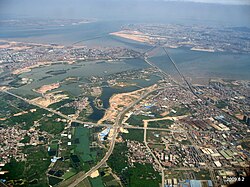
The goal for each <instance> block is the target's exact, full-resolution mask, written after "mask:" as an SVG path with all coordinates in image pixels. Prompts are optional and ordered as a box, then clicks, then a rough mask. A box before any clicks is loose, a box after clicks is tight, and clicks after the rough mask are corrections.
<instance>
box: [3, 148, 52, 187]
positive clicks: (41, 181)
mask: <svg viewBox="0 0 250 187" xmlns="http://www.w3.org/2000/svg"><path fill="white" fill-rule="evenodd" d="M23 152H24V154H27V155H28V156H27V161H26V162H17V161H16V160H15V159H11V161H10V163H8V164H6V165H5V166H4V167H3V170H7V171H10V172H9V173H7V174H5V175H3V176H2V178H4V179H6V180H7V181H9V183H11V184H14V186H15V181H11V180H13V179H23V181H24V183H25V184H28V183H29V186H35V187H43V186H48V184H47V183H46V171H47V169H48V167H49V165H50V158H49V156H48V154H47V150H46V148H45V147H44V146H25V147H24V149H23Z"/></svg>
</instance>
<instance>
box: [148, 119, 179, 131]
mask: <svg viewBox="0 0 250 187" xmlns="http://www.w3.org/2000/svg"><path fill="white" fill-rule="evenodd" d="M173 123H174V121H172V120H169V119H166V120H162V121H150V122H149V123H148V127H154V128H166V129H168V128H169V126H170V125H172V124H173Z"/></svg>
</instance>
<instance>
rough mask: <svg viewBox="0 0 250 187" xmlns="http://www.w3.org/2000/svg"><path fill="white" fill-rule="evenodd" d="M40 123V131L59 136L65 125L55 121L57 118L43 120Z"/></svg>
mask: <svg viewBox="0 0 250 187" xmlns="http://www.w3.org/2000/svg"><path fill="white" fill-rule="evenodd" d="M39 123H40V124H41V125H40V126H39V128H40V130H42V131H46V132H48V133H50V134H55V135H56V134H59V133H61V132H62V131H63V129H64V123H63V122H57V121H55V117H52V118H43V119H42V120H41V121H39Z"/></svg>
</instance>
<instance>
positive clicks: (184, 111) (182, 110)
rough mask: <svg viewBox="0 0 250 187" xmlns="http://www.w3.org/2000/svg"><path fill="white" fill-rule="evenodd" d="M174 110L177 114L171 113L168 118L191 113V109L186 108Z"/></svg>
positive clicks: (175, 108)
mask: <svg viewBox="0 0 250 187" xmlns="http://www.w3.org/2000/svg"><path fill="white" fill-rule="evenodd" d="M173 110H175V111H176V112H173V111H171V112H170V113H169V114H168V116H183V115H187V114H189V113H190V108H187V107H185V106H180V107H174V108H173Z"/></svg>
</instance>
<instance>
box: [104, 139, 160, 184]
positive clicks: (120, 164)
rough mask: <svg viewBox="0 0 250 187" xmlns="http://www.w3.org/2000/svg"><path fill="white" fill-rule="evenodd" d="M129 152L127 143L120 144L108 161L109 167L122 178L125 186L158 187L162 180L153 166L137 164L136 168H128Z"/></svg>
mask: <svg viewBox="0 0 250 187" xmlns="http://www.w3.org/2000/svg"><path fill="white" fill-rule="evenodd" d="M127 152H128V148H127V146H126V143H118V144H116V146H115V149H114V151H113V153H112V155H111V156H110V158H109V160H108V165H109V166H110V167H111V168H112V170H113V171H114V172H115V173H116V174H117V175H118V176H121V177H122V181H123V183H124V185H125V186H126V185H127V186H130V187H138V186H143V187H158V186H159V183H160V182H161V178H160V175H159V174H158V172H155V171H154V169H153V167H152V165H151V164H145V165H143V164H139V163H135V167H128V164H127V162H128V158H127V156H126V154H127Z"/></svg>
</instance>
